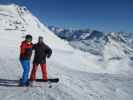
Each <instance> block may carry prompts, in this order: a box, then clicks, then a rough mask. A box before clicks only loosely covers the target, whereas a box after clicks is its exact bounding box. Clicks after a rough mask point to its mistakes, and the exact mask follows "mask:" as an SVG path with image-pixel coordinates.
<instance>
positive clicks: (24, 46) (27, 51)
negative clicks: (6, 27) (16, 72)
mask: <svg viewBox="0 0 133 100" xmlns="http://www.w3.org/2000/svg"><path fill="white" fill-rule="evenodd" d="M32 47H33V44H32V43H30V44H28V43H27V42H26V41H23V42H22V43H21V46H20V60H30V58H31V55H32Z"/></svg>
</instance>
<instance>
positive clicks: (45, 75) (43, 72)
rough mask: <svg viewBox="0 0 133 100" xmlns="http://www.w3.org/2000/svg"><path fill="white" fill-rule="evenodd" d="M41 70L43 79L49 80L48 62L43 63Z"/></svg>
mask: <svg viewBox="0 0 133 100" xmlns="http://www.w3.org/2000/svg"><path fill="white" fill-rule="evenodd" d="M41 70H42V79H43V80H47V79H48V77H47V69H46V64H41Z"/></svg>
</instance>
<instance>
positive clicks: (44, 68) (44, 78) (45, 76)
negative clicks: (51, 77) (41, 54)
mask: <svg viewBox="0 0 133 100" xmlns="http://www.w3.org/2000/svg"><path fill="white" fill-rule="evenodd" d="M38 65H40V66H41V70H42V79H43V80H47V79H48V78H47V69H46V64H33V68H32V71H31V76H30V79H31V80H36V71H37V68H38Z"/></svg>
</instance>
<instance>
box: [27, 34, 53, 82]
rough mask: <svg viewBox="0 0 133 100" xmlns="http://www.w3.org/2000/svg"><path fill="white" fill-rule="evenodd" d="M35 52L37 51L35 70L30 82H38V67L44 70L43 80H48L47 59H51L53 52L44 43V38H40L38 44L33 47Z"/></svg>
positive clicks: (34, 62)
mask: <svg viewBox="0 0 133 100" xmlns="http://www.w3.org/2000/svg"><path fill="white" fill-rule="evenodd" d="M33 50H35V55H34V60H33V68H32V71H31V76H30V80H32V81H33V80H36V71H37V68H38V65H40V66H41V70H42V79H43V80H47V79H48V77H47V70H46V57H47V58H49V57H50V56H51V54H52V50H51V48H50V47H49V46H47V45H46V44H45V43H44V42H43V37H41V36H40V37H39V39H38V43H36V44H34V45H33Z"/></svg>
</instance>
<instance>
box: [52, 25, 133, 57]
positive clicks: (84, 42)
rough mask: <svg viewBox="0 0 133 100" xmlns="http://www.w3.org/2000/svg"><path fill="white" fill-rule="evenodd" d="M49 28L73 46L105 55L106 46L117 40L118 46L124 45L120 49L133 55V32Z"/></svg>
mask: <svg viewBox="0 0 133 100" xmlns="http://www.w3.org/2000/svg"><path fill="white" fill-rule="evenodd" d="M49 29H50V30H51V31H53V32H54V33H55V34H56V35H57V36H59V37H60V38H62V39H64V40H67V41H69V43H70V44H71V46H73V47H74V48H77V49H80V50H82V51H86V52H90V53H92V54H95V55H100V56H103V55H104V52H105V48H106V46H107V45H108V44H110V45H111V44H112V43H114V42H115V43H116V44H118V45H117V46H122V47H121V48H120V47H119V49H118V50H123V52H124V54H126V55H127V54H128V56H132V55H133V52H132V50H133V33H124V32H116V33H115V32H112V33H104V32H100V31H97V30H91V29H64V28H60V27H54V26H49ZM112 46H114V47H115V46H116V45H112ZM114 47H111V48H114ZM131 58H132V57H131Z"/></svg>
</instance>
